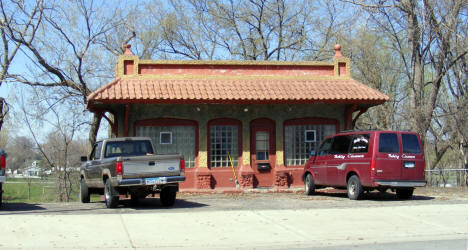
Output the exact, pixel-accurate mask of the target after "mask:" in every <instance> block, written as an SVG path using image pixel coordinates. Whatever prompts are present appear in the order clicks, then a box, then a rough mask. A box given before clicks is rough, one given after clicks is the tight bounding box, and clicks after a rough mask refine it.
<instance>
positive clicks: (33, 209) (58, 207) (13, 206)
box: [0, 187, 468, 216]
mask: <svg viewBox="0 0 468 250" xmlns="http://www.w3.org/2000/svg"><path fill="white" fill-rule="evenodd" d="M120 203H121V204H120V206H119V207H118V208H117V209H106V208H105V205H104V203H103V202H91V203H87V204H82V203H79V202H70V203H42V204H27V203H5V204H4V206H3V207H2V209H0V216H1V215H7V214H119V213H178V212H194V213H196V212H202V211H230V210H231V211H232V210H285V209H289V210H290V209H293V210H295V209H324V208H328V209H344V208H359V207H362V208H366V207H398V206H408V205H411V206H418V205H437V204H468V188H466V187H463V188H430V187H427V188H418V189H416V190H415V193H414V197H413V199H412V200H398V199H396V198H395V194H394V193H392V192H389V193H386V194H380V193H379V192H371V193H366V194H364V197H363V199H362V200H359V201H352V200H349V199H348V198H347V196H346V192H345V190H337V189H322V190H318V192H317V193H316V194H315V195H312V196H306V195H304V194H303V192H302V191H300V190H297V191H296V192H292V193H273V192H267V191H266V192H258V193H257V192H254V193H214V194H206V193H205V194H204V193H179V194H178V196H177V201H176V204H175V205H174V207H172V208H164V207H162V206H161V205H160V203H159V198H158V197H157V196H156V198H146V199H142V200H140V201H139V202H138V203H137V204H132V203H131V202H130V200H129V199H128V200H125V199H124V200H121V202H120Z"/></svg>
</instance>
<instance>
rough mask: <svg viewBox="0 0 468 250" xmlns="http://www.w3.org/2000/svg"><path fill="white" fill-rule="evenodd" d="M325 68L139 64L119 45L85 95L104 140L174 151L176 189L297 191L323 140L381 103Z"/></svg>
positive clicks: (345, 65)
mask: <svg viewBox="0 0 468 250" xmlns="http://www.w3.org/2000/svg"><path fill="white" fill-rule="evenodd" d="M340 50H341V47H340V46H339V45H337V46H335V56H334V58H333V61H332V62H278V61H156V60H140V59H139V58H138V57H137V56H134V55H133V54H132V53H131V51H130V46H129V45H126V51H125V53H124V55H122V56H119V58H118V62H117V65H116V79H115V80H113V81H112V82H110V83H108V84H106V85H105V86H103V87H101V88H99V89H97V90H96V91H94V92H93V93H91V94H90V95H89V97H88V109H89V110H91V111H92V112H101V113H102V114H104V113H105V112H108V113H110V114H112V116H110V117H107V116H105V118H106V119H107V120H108V121H109V122H110V124H111V127H112V136H149V137H151V138H152V139H153V143H154V145H155V147H156V150H157V152H158V153H181V154H183V155H184V158H185V162H186V166H187V169H186V177H187V180H186V181H185V183H184V184H182V185H181V188H182V189H223V188H234V187H236V183H235V177H234V173H233V169H232V168H231V161H230V158H231V159H232V165H233V166H234V170H235V174H236V176H237V179H238V182H239V184H240V188H241V189H250V188H259V187H276V188H287V187H294V186H302V185H303V182H302V179H301V174H302V170H303V164H304V163H305V161H306V160H307V159H308V158H309V156H310V153H311V151H312V150H315V149H316V148H317V147H318V145H319V143H320V141H321V140H322V139H323V138H324V137H325V136H327V135H330V134H333V133H335V132H338V131H340V130H343V129H350V128H352V127H353V124H354V122H355V121H356V119H357V118H358V117H359V116H360V115H361V114H362V113H364V112H366V110H367V109H368V108H369V107H372V106H375V105H378V104H382V103H384V102H385V101H387V100H388V97H387V96H386V95H384V94H382V93H381V92H379V91H377V90H374V89H372V88H370V87H368V86H366V85H364V84H362V83H360V82H357V81H356V80H353V79H352V78H351V77H350V74H349V72H350V60H349V59H348V58H345V57H343V56H342V54H341V51H340Z"/></svg>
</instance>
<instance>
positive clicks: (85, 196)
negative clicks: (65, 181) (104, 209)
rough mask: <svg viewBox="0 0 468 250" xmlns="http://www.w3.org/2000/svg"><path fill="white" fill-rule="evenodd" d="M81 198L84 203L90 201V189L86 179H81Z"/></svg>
mask: <svg viewBox="0 0 468 250" xmlns="http://www.w3.org/2000/svg"><path fill="white" fill-rule="evenodd" d="M80 200H81V202H82V203H89V189H88V185H86V182H85V180H84V179H81V181H80Z"/></svg>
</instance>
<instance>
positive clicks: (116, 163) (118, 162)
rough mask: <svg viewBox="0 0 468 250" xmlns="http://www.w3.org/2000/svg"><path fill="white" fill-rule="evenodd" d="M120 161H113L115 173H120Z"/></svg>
mask: <svg viewBox="0 0 468 250" xmlns="http://www.w3.org/2000/svg"><path fill="white" fill-rule="evenodd" d="M122 169H123V167H122V162H121V161H117V162H115V175H122Z"/></svg>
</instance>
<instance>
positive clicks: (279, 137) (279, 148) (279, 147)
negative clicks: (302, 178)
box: [275, 119, 284, 166]
mask: <svg viewBox="0 0 468 250" xmlns="http://www.w3.org/2000/svg"><path fill="white" fill-rule="evenodd" d="M275 122H276V165H277V166H279V165H284V152H283V148H284V147H283V142H284V138H283V120H281V119H280V120H278V119H276V120H275Z"/></svg>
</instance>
